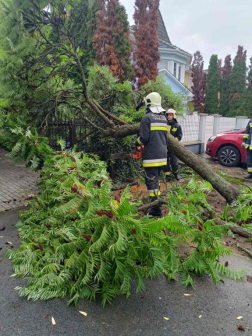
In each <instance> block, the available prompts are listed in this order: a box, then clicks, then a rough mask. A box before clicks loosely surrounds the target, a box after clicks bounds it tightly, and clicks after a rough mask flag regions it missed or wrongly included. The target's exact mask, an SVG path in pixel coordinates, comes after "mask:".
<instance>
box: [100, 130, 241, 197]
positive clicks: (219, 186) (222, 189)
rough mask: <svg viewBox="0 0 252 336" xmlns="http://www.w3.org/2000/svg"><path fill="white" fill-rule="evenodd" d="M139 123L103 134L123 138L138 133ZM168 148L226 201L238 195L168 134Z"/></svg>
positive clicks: (236, 191)
mask: <svg viewBox="0 0 252 336" xmlns="http://www.w3.org/2000/svg"><path fill="white" fill-rule="evenodd" d="M139 128H140V126H139V125H129V126H124V125H123V126H118V127H115V128H112V129H109V130H108V131H107V130H106V131H105V132H104V133H103V136H105V137H106V136H112V137H114V138H124V137H127V136H129V135H134V134H137V133H139ZM168 150H169V151H170V152H171V153H173V154H175V155H176V156H177V157H178V158H179V159H180V160H181V161H182V162H184V163H185V164H186V165H187V166H188V167H190V168H192V169H193V170H194V171H195V172H196V173H197V174H199V175H200V176H201V177H202V178H203V179H204V180H206V181H208V182H210V183H211V185H212V186H213V188H214V189H216V190H217V191H218V192H219V193H220V194H221V195H222V196H223V197H224V198H225V199H226V200H227V202H228V203H232V202H233V201H234V200H236V199H237V197H238V196H239V195H240V193H241V192H240V190H239V189H237V188H236V187H234V186H232V185H231V184H230V183H229V182H227V181H226V180H225V179H224V178H222V177H221V176H219V175H218V174H216V173H215V172H214V170H213V169H212V168H211V167H210V166H209V165H208V164H207V163H206V162H204V161H203V160H202V159H201V158H200V157H199V156H197V155H195V154H193V153H192V152H190V151H189V150H188V149H186V148H185V147H184V146H183V145H182V144H180V143H178V142H177V141H176V140H175V138H174V137H173V136H171V135H170V134H168Z"/></svg>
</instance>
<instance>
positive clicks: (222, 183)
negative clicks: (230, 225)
mask: <svg viewBox="0 0 252 336" xmlns="http://www.w3.org/2000/svg"><path fill="white" fill-rule="evenodd" d="M168 150H169V151H170V152H171V153H173V154H175V155H176V156H177V157H178V158H179V159H180V160H181V161H182V162H184V163H185V164H186V165H187V166H188V167H190V168H192V169H193V170H194V171H195V172H196V173H197V174H199V175H200V176H201V177H202V178H203V179H204V180H206V181H208V182H210V183H211V184H212V186H213V187H214V189H215V190H217V191H218V192H219V193H220V194H221V195H222V196H223V197H224V198H225V199H226V200H227V202H228V203H232V202H233V201H234V200H236V199H237V197H238V196H239V195H240V193H241V192H240V190H239V189H238V188H236V187H234V186H233V185H232V184H230V183H229V182H228V181H226V180H225V179H224V178H223V177H221V176H219V175H218V174H216V173H215V172H214V170H213V169H212V168H211V167H210V166H209V165H208V164H207V163H206V162H204V161H203V160H202V159H201V158H200V157H199V156H197V155H195V154H193V153H192V152H190V151H189V150H188V149H186V148H185V147H184V146H183V145H181V144H180V143H178V142H177V141H176V140H175V139H174V137H172V136H171V135H170V134H168Z"/></svg>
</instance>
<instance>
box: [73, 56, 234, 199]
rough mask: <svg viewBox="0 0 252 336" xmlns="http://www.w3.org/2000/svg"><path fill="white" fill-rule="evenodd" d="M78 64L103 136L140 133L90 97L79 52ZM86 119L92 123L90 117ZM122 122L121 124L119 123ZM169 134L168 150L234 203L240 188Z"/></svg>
mask: <svg viewBox="0 0 252 336" xmlns="http://www.w3.org/2000/svg"><path fill="white" fill-rule="evenodd" d="M72 57H74V59H75V61H76V64H77V65H78V67H79V71H80V73H81V79H82V92H83V97H84V99H85V101H86V102H87V104H88V105H89V106H90V107H91V108H92V111H93V113H94V114H96V115H97V116H99V117H100V118H102V120H103V121H104V122H105V123H106V124H107V128H106V129H105V130H103V129H100V128H99V129H98V128H97V126H96V125H92V126H93V127H94V128H96V129H97V131H99V133H100V134H101V136H102V137H109V136H110V137H115V138H125V137H127V136H130V135H134V134H138V133H139V129H140V125H139V124H138V125H125V121H124V120H121V119H119V118H118V117H115V116H113V115H112V114H111V113H109V112H107V111H105V110H104V109H103V108H102V107H101V106H100V104H99V103H97V102H96V101H94V100H92V99H90V98H89V97H88V92H87V85H86V79H85V75H84V71H83V68H82V66H81V63H80V60H79V56H78V54H77V53H75V54H72ZM81 112H82V114H83V115H84V117H85V118H86V113H85V112H84V111H83V110H81ZM86 120H87V121H88V122H89V123H90V121H89V119H87V118H86ZM115 122H116V123H117V124H115ZM118 124H120V125H118ZM167 136H168V150H169V151H170V152H172V153H174V154H176V156H177V157H178V158H179V159H180V160H181V161H182V162H184V163H185V164H186V165H187V166H189V167H190V168H192V169H193V170H194V171H195V172H196V173H197V174H199V175H200V176H201V177H202V178H203V179H205V180H206V181H208V182H210V183H211V184H212V186H213V187H214V189H216V190H217V191H218V192H219V193H220V194H221V195H222V196H223V197H224V198H225V199H226V200H227V202H228V203H232V202H233V201H234V200H235V199H236V198H237V197H238V196H239V194H240V193H241V192H240V191H239V189H237V188H236V187H234V186H232V185H231V184H230V183H229V182H227V181H226V180H225V179H224V178H222V177H221V176H219V175H218V174H216V173H215V172H214V171H213V170H212V168H211V167H210V166H209V165H208V164H207V163H205V162H204V161H203V160H202V159H200V158H199V157H198V156H196V155H195V154H193V153H192V152H190V151H189V150H187V149H186V148H185V147H184V146H183V145H181V144H180V143H178V142H177V141H176V140H175V139H174V138H173V137H172V136H171V135H170V134H168V135H167Z"/></svg>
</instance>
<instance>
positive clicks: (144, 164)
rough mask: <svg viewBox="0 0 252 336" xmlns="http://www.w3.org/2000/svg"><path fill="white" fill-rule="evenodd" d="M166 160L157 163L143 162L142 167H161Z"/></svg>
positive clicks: (165, 163)
mask: <svg viewBox="0 0 252 336" xmlns="http://www.w3.org/2000/svg"><path fill="white" fill-rule="evenodd" d="M166 165H167V161H164V162H157V163H143V167H145V168H148V167H162V166H166Z"/></svg>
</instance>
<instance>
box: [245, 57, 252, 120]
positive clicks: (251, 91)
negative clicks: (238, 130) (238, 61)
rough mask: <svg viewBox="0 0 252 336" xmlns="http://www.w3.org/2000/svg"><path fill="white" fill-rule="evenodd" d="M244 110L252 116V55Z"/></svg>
mask: <svg viewBox="0 0 252 336" xmlns="http://www.w3.org/2000/svg"><path fill="white" fill-rule="evenodd" d="M244 111H245V113H246V115H247V116H249V117H251V116H252V57H251V58H250V65H249V72H248V76H247V89H246V98H245V105H244Z"/></svg>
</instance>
